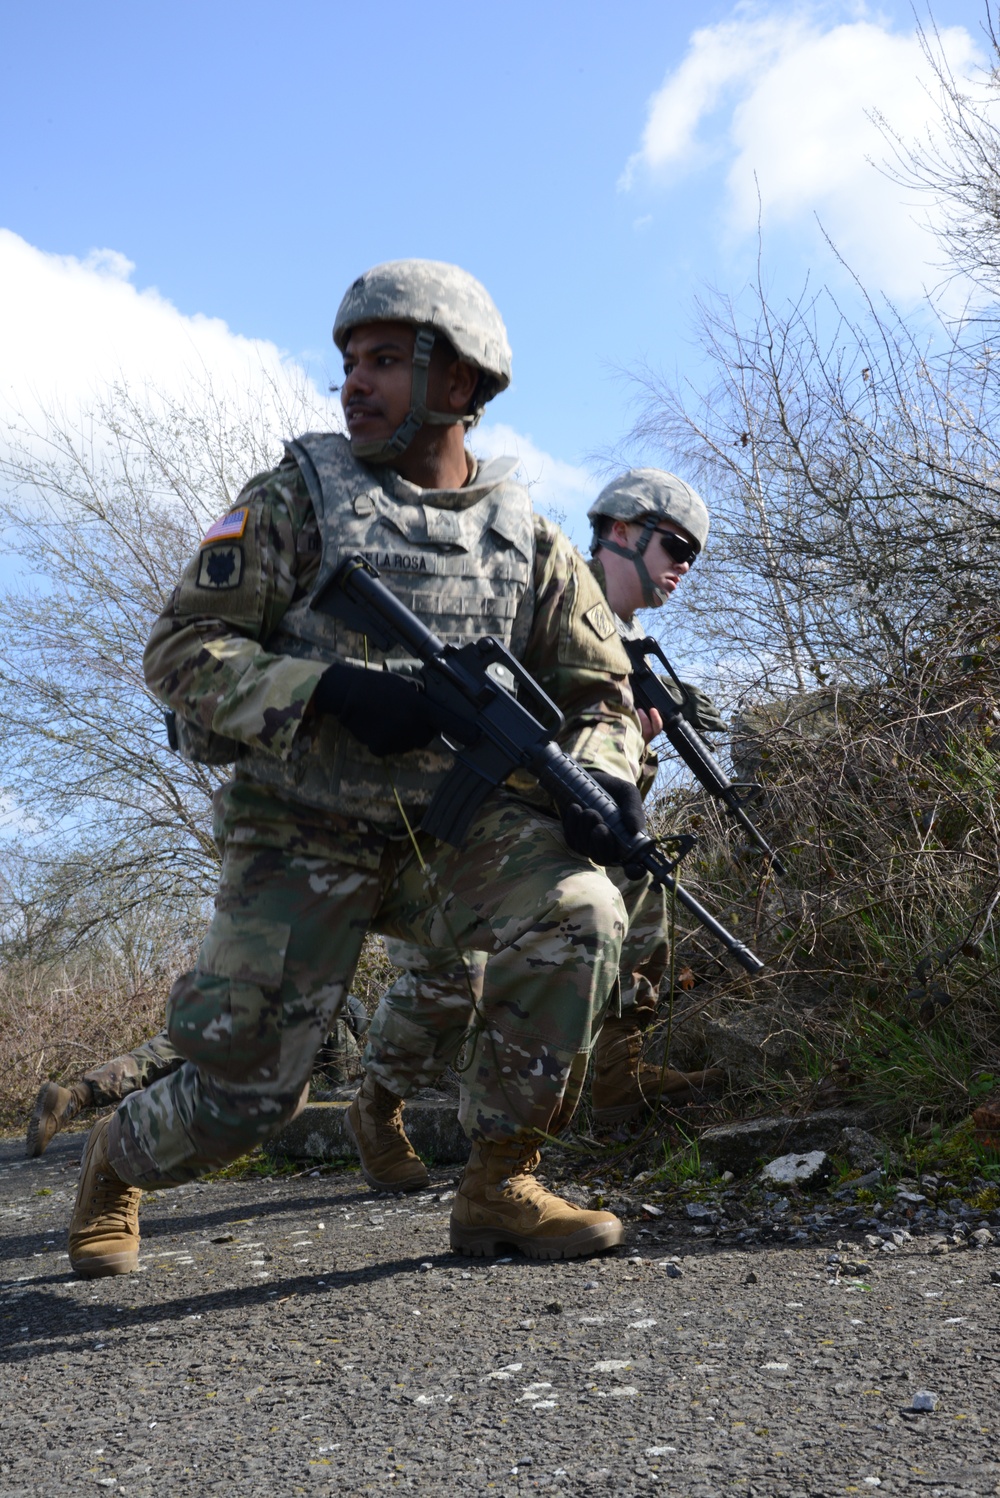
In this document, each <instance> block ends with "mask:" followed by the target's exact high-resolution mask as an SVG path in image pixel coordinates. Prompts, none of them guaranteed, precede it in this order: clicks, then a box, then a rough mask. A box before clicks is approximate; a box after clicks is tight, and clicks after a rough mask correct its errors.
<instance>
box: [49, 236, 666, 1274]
mask: <svg viewBox="0 0 1000 1498" xmlns="http://www.w3.org/2000/svg"><path fill="white" fill-rule="evenodd" d="M334 339H335V341H336V343H337V345H338V347H339V348H340V349H341V352H342V353H343V355H344V370H345V380H344V384H343V387H342V393H341V400H342V403H343V406H344V412H345V417H346V421H347V427H348V432H349V437H344V436H340V435H339V434H330V433H313V434H307V435H306V436H303V437H299V438H297V439H296V440H295V441H293V442H290V443H289V444H288V446H287V451H286V456H285V459H284V461H283V462H282V463H281V464H280V465H279V466H278V467H277V468H276V469H274V470H273V471H272V472H270V473H267V474H263V475H261V476H260V477H258V478H255V479H253V480H252V481H251V482H250V483H249V484H248V485H247V486H246V488H245V489H244V490H243V492H242V494H241V495H240V497H239V500H238V502H237V504H236V505H235V506H234V507H233V509H232V510H231V511H230V512H229V513H228V514H226V515H225V516H223V517H222V518H221V519H220V520H219V521H218V522H217V523H216V524H215V525H213V526H212V527H210V529H209V530H208V532H207V534H206V535H205V537H204V540H203V543H202V546H201V548H200V550H199V552H198V554H197V556H195V558H194V559H193V560H192V562H191V563H190V565H189V566H188V568H187V570H186V572H185V574H184V576H183V578H182V580H181V583H180V585H179V587H178V588H177V589H176V590H175V591H174V593H173V595H172V596H171V598H170V600H169V602H168V603H167V606H166V608H165V609H164V611H163V613H162V615H161V616H160V619H159V620H158V622H157V624H156V625H155V627H154V629H153V632H152V635H151V637H150V640H149V644H148V646H147V649H146V655H145V660H144V668H145V672H146V680H147V682H148V684H149V685H150V687H151V688H152V690H154V691H155V692H156V693H157V695H158V696H159V697H160V698H161V699H162V700H163V701H164V702H165V703H166V704H167V705H168V706H169V707H170V708H172V709H173V710H174V711H175V712H176V713H177V715H178V718H179V720H180V728H181V739H182V742H184V743H186V745H187V747H188V752H197V753H198V754H200V755H201V756H202V757H203V758H205V757H209V756H211V757H214V758H215V759H216V760H217V761H221V760H225V759H227V758H228V759H232V758H235V761H236V769H235V774H234V777H233V779H232V780H230V781H229V782H228V783H227V784H226V785H225V786H224V787H222V788H221V790H220V791H219V792H218V793H217V795H216V798H215V805H214V814H215V830H216V834H217V838H218V840H219V842H220V844H221V846H222V849H223V860H222V873H221V880H220V887H219V892H218V895H217V898H216V911H215V916H214V918H213V921H212V924H211V926H210V928H209V931H208V933H207V935H206V937H205V940H204V943H203V944H202V948H201V951H200V954H199V958H198V963H197V967H196V969H195V971H194V972H193V973H188V974H185V975H184V976H183V977H181V978H179V979H178V980H177V982H176V983H175V984H174V987H173V990H172V991H171V996H170V1001H169V1005H168V1020H167V1028H168V1031H169V1034H170V1038H171V1040H172V1042H173V1044H174V1045H175V1046H176V1047H177V1049H178V1050H179V1051H181V1052H182V1054H183V1055H184V1056H185V1057H187V1060H186V1061H185V1064H184V1065H183V1066H182V1067H180V1068H179V1069H178V1070H177V1071H175V1072H173V1073H172V1074H171V1075H170V1076H168V1077H165V1078H162V1079H161V1080H160V1081H158V1082H155V1083H154V1084H153V1085H152V1086H151V1087H148V1088H146V1089H145V1090H144V1091H141V1092H135V1093H133V1094H132V1095H131V1096H130V1097H128V1098H126V1099H125V1101H124V1102H123V1103H122V1104H121V1105H120V1107H119V1108H118V1109H117V1111H116V1112H115V1113H114V1114H112V1115H111V1116H110V1119H108V1120H102V1121H101V1122H100V1123H98V1124H97V1125H96V1126H95V1128H94V1129H93V1130H92V1132H91V1135H90V1138H89V1140H88V1143H87V1147H86V1150H85V1152H84V1158H83V1164H82V1167H81V1180H80V1187H79V1191H78V1194H77V1201H76V1206H75V1208H74V1213H73V1219H72V1222H71V1226H70V1260H71V1263H72V1265H73V1267H74V1268H75V1269H76V1271H77V1272H78V1273H80V1274H82V1275H86V1276H91V1275H103V1274H115V1273H127V1272H128V1271H130V1270H131V1269H134V1268H135V1267H136V1265H137V1261H138V1245H139V1232H138V1202H139V1196H140V1188H146V1189H159V1188H164V1187H167V1186H171V1185H175V1184H179V1183H181V1182H185V1181H190V1180H193V1179H195V1178H196V1177H197V1176H199V1175H201V1174H203V1173H204V1172H205V1171H206V1170H209V1169H211V1168H213V1167H216V1166H218V1165H220V1164H222V1163H224V1162H226V1161H228V1160H232V1159H234V1158H236V1157H237V1156H239V1155H240V1154H242V1153H243V1152H244V1151H245V1150H247V1149H248V1148H249V1147H251V1146H253V1145H255V1144H258V1143H260V1142H262V1141H263V1140H265V1139H267V1138H269V1137H270V1136H271V1135H272V1134H273V1133H274V1132H275V1131H276V1130H277V1129H279V1128H280V1127H281V1125H282V1124H283V1123H284V1122H285V1121H286V1120H287V1119H288V1118H289V1117H290V1116H291V1114H292V1113H293V1111H294V1109H295V1107H296V1104H297V1102H298V1099H299V1097H300V1094H301V1093H302V1090H303V1088H304V1087H305V1086H306V1085H307V1083H308V1078H309V1072H310V1068H311V1064H312V1059H313V1056H314V1054H315V1052H316V1049H317V1048H318V1046H319V1045H320V1043H321V1041H322V1039H323V1036H324V1035H325V1034H326V1033H327V1032H328V1030H329V1026H330V1021H331V1019H332V1018H333V1016H334V1015H335V1014H336V1013H337V1012H338V1010H339V1009H340V1007H341V1005H342V1004H343V1001H344V996H345V995H346V993H347V991H348V988H349V985H350V981H351V976H352V974H353V971H354V968H355V965H356V962H357V958H358V954H359V951H360V948H361V944H362V941H363V939H364V936H365V933H366V932H367V931H368V930H369V928H371V929H375V930H378V931H381V932H383V933H385V934H388V935H391V936H397V937H400V938H402V939H404V940H408V941H412V942H416V943H417V944H419V945H422V946H430V947H439V948H447V949H449V950H458V951H486V952H487V953H488V960H487V964H486V971H485V977H484V984H483V995H482V1000H481V1013H482V1015H483V1017H484V1020H485V1023H484V1024H483V1027H482V1029H481V1030H480V1031H479V1032H478V1034H477V1037H476V1040H475V1043H474V1047H473V1053H472V1058H471V1065H470V1066H469V1068H468V1070H467V1072H466V1077H465V1081H464V1084H463V1090H462V1098H461V1104H460V1117H461V1119H462V1121H463V1124H464V1126H465V1129H466V1131H467V1133H468V1134H469V1136H470V1138H471V1140H472V1153H471V1156H470V1160H469V1164H468V1167H467V1168H466V1171H465V1174H464V1176H463V1180H462V1184H461V1187H460V1189H459V1191H458V1193H457V1194H456V1199H455V1205H454V1209H453V1212H452V1220H451V1241H452V1245H453V1247H455V1248H456V1249H458V1250H460V1251H462V1252H467V1253H481V1254H482V1253H493V1252H496V1251H497V1249H498V1248H499V1247H500V1246H505V1245H510V1244H513V1245H514V1246H516V1247H518V1248H521V1249H523V1250H524V1251H525V1252H527V1253H529V1254H531V1255H534V1256H536V1257H543V1258H558V1257H564V1256H570V1257H573V1256H578V1255H580V1254H585V1253H589V1252H592V1251H594V1250H596V1249H599V1248H604V1247H607V1246H609V1245H612V1244H615V1243H618V1242H620V1241H621V1237H622V1228H621V1224H620V1223H619V1222H618V1220H617V1219H616V1218H615V1217H613V1216H612V1215H611V1214H610V1213H607V1212H585V1211H581V1210H580V1209H578V1208H574V1207H572V1206H571V1205H570V1204H569V1203H567V1202H563V1201H561V1200H560V1198H558V1197H556V1196H553V1195H551V1194H550V1193H548V1192H546V1191H545V1190H544V1189H543V1188H542V1187H541V1185H540V1184H539V1183H538V1182H537V1181H536V1179H535V1177H534V1175H533V1169H534V1165H535V1163H536V1161H537V1144H538V1140H539V1138H540V1137H541V1136H542V1135H543V1134H549V1133H558V1132H559V1130H560V1129H561V1128H563V1127H564V1126H565V1124H566V1123H567V1122H568V1120H569V1118H570V1117H571V1115H572V1112H573V1109H574V1106H575V1104H576V1101H577V1099H578V1096H579V1092H580V1087H581V1085H582V1082H583V1077H584V1073H585V1071H586V1065H587V1057H588V1054H589V1051H590V1049H591V1047H592V1045H593V1042H594V1039H595V1037H596V1034H597V1032H598V1030H599V1028H600V1021H601V1018H602V1015H603V1011H604V1008H605V1005H606V1004H607V1001H608V998H609V995H610V993H611V990H612V986H613V984H614V982H615V979H616V976H617V972H618V962H619V956H620V950H621V940H622V934H623V932H624V929H625V910H624V906H623V903H622V899H621V896H620V894H619V892H618V890H617V889H616V888H615V886H614V885H613V884H612V882H611V881H610V880H609V879H608V878H607V877H606V875H605V874H604V872H603V870H602V869H601V868H598V867H597V866H596V864H595V862H594V861H593V860H594V859H599V861H600V862H601V863H608V862H610V861H613V860H612V856H613V854H614V852H615V850H616V849H617V848H618V844H617V841H616V839H615V838H614V836H613V834H612V833H611V832H610V829H609V828H608V827H607V826H606V825H605V824H604V823H603V822H601V821H600V818H596V820H595V818H594V817H593V816H590V815H588V814H586V813H582V812H581V808H580V807H578V806H572V805H571V806H568V807H565V808H563V810H562V813H561V817H560V816H559V815H556V814H555V812H554V808H553V807H552V806H551V804H550V803H549V802H548V800H547V798H546V797H545V796H544V795H543V794H542V792H541V790H540V788H539V787H538V785H537V783H536V782H534V781H532V780H530V778H528V777H521V779H520V780H517V781H516V783H515V778H514V777H511V780H509V781H508V783H507V784H506V785H505V786H504V787H502V788H501V789H500V790H499V791H497V792H495V793H494V794H492V795H491V796H490V797H488V798H487V800H486V801H484V802H483V804H482V806H481V808H480V810H479V812H478V814H477V816H476V817H475V819H474V821H473V824H472V827H471V829H470V832H469V835H468V838H467V840H466V842H465V844H464V846H463V847H462V848H461V849H456V848H453V847H450V846H446V845H444V844H442V843H439V842H437V841H435V840H434V839H433V838H431V837H429V836H428V835H426V834H422V833H420V832H419V831H418V830H416V829H418V828H419V823H420V818H421V815H422V813H423V811H424V809H425V808H426V807H427V806H428V804H429V803H430V801H431V799H432V797H433V795H434V792H435V790H436V788H437V787H438V786H439V785H440V784H441V781H442V777H443V776H445V775H447V774H448V773H449V770H450V768H451V766H452V763H453V757H452V755H451V754H450V752H449V750H448V748H447V744H446V743H445V742H444V741H443V740H442V739H441V738H440V737H439V730H440V729H441V728H442V726H444V727H445V728H446V727H447V724H446V723H445V724H442V719H441V717H440V715H439V714H438V712H437V711H436V710H435V709H434V708H433V706H432V705H431V704H429V703H428V700H427V698H426V696H425V694H424V693H423V692H422V691H420V690H419V684H418V683H417V682H415V681H414V679H413V677H412V675H407V674H406V671H405V667H406V664H407V663H406V662H405V661H403V660H401V659H399V652H394V651H390V652H389V653H388V654H387V655H386V654H383V653H382V652H380V651H379V650H378V649H376V648H375V647H374V645H373V644H372V642H371V641H370V640H369V639H367V638H365V637H363V636H361V635H358V634H356V633H353V632H352V631H350V630H349V629H348V628H346V627H345V626H344V625H343V624H342V623H340V622H338V621H337V620H335V619H333V618H331V617H329V616H327V615H324V614H322V613H320V612H318V611H317V610H315V609H313V608H312V607H311V606H310V605H311V602H312V600H313V599H315V598H316V597H317V596H318V594H319V592H320V590H321V589H322V588H323V586H324V585H325V583H326V581H327V580H328V579H329V577H330V576H331V574H332V572H333V571H334V570H335V569H336V567H337V566H338V565H339V564H340V563H341V562H342V561H343V560H344V559H345V558H346V557H349V556H351V555H354V554H356V553H358V552H362V553H364V554H365V555H366V556H367V557H368V558H369V559H370V560H371V561H372V562H374V563H375V564H376V565H377V566H378V567H379V568H380V569H381V571H382V576H383V579H384V581H385V582H386V583H387V585H388V586H389V587H390V588H391V589H392V590H393V591H394V592H396V593H397V594H398V595H399V596H400V597H401V598H402V599H403V600H404V601H405V602H406V603H407V604H408V605H409V606H410V607H411V608H412V609H414V611H415V612H416V613H417V614H418V615H420V616H421V617H422V618H423V619H424V620H425V621H426V622H427V624H428V625H429V626H430V627H431V628H432V629H433V630H434V632H435V633H437V634H439V635H441V636H443V637H444V638H445V639H448V640H452V641H455V642H460V641H463V640H468V639H470V638H474V637H476V636H479V635H482V634H487V633H489V634H493V635H496V636H498V637H499V638H500V639H501V640H503V641H504V642H505V643H506V644H508V645H509V647H510V648H511V649H512V650H513V652H514V653H515V654H516V655H517V656H518V657H519V658H520V659H521V660H522V661H523V662H524V665H525V667H526V668H527V669H528V671H529V672H530V673H531V674H532V675H533V676H534V677H535V678H536V679H537V680H538V681H539V682H540V684H541V685H542V687H543V688H544V689H545V690H546V691H548V692H549V694H550V695H551V696H552V697H553V698H554V699H555V701H556V702H557V703H558V704H559V706H560V708H561V709H562V711H563V713H564V715H565V721H564V724H563V727H562V729H561V731H560V742H561V745H562V747H563V748H564V749H566V750H567V751H568V752H570V753H572V754H574V755H575V756H576V757H577V758H578V760H579V761H580V762H581V763H582V764H584V765H586V766H587V767H588V768H589V769H590V770H591V771H592V773H593V774H595V775H596V776H598V777H599V778H600V781H601V783H602V785H603V786H604V787H605V788H606V790H607V791H608V793H609V794H610V795H612V796H613V797H614V799H615V800H616V802H617V804H618V805H619V808H620V810H621V814H622V817H623V820H624V822H625V824H626V825H627V826H628V827H629V828H631V829H635V830H637V829H639V828H640V827H641V826H642V824H643V814H642V805H641V800H640V798H639V795H638V792H637V790H636V779H637V776H638V771H639V759H640V756H641V752H642V734H641V730H640V726H639V722H638V719H637V717H636V715H635V713H634V711H633V707H632V700H631V695H630V693H629V689H628V661H627V658H626V656H625V653H624V651H623V649H622V646H621V643H620V641H619V639H618V636H617V633H616V631H615V627H614V623H613V621H612V620H611V619H610V617H609V612H608V609H607V605H606V603H605V602H604V598H603V595H602V594H601V591H600V588H599V587H598V586H597V583H596V582H595V580H594V578H593V576H592V575H591V574H590V572H589V571H587V569H586V567H585V566H584V565H583V564H582V563H581V562H580V560H579V558H578V557H577V555H576V553H575V552H574V550H573V548H572V547H571V546H570V544H569V543H568V542H567V541H566V539H565V537H563V536H562V534H561V533H560V532H559V531H558V529H557V528H556V527H555V526H553V525H552V524H551V523H549V522H546V521H544V520H542V519H540V518H539V517H537V516H534V517H533V516H532V513H531V505H530V500H529V497H528V495H527V493H526V491H525V490H524V489H523V488H521V487H520V486H519V485H517V484H516V483H514V482H513V481H512V480H511V478H510V471H511V468H512V467H513V466H514V465H513V463H512V462H510V461H508V460H499V461H494V462H491V463H487V464H483V465H477V463H476V462H475V460H474V458H473V457H472V456H471V455H470V454H469V453H468V452H467V451H466V449H465V446H464V436H463V429H464V428H466V427H468V426H471V425H472V424H473V423H474V422H475V420H476V419H477V418H478V415H479V414H480V413H481V411H482V409H483V406H484V404H485V402H486V401H487V400H489V399H490V398H492V397H493V396H494V395H495V394H497V393H498V392H499V391H501V390H503V389H504V388H505V387H506V386H507V384H508V383H509V380H510V351H509V347H508V345H507V338H506V333H505V330H504V327H503V323H502V321H501V319H500V317H499V314H498V313H497V310H496V308H495V307H494V305H493V303H492V301H491V300H490V298H489V296H488V295H487V293H486V292H485V290H484V289H483V287H482V286H480V284H479V283H478V282H477V281H475V280H474V279H473V278H472V277H471V276H468V275H467V274H466V273H465V272H463V271H460V270H458V269H457V268H456V267H454V266H446V265H441V264H438V263H436V262H430V261H397V262H393V263H390V264H387V265H383V266H378V267H376V268H375V269H374V270H372V271H369V272H367V273H366V274H365V275H364V276H361V277H359V279H358V280H357V281H356V282H355V283H354V284H353V285H352V286H351V287H350V288H349V290H348V292H347V294H346V295H345V297H344V299H343V301H342V303H341V306H340V309H339V311H338V314H337V319H336V323H335V326H334ZM383 666H385V667H386V668H387V669H383ZM393 667H402V668H404V669H402V670H400V669H392V668H393Z"/></svg>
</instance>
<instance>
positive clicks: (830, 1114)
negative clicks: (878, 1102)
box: [698, 1108, 873, 1175]
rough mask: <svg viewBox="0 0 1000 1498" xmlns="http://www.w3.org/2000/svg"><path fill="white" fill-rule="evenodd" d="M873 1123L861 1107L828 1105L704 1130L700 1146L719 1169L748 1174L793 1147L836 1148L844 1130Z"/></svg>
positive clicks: (702, 1154)
mask: <svg viewBox="0 0 1000 1498" xmlns="http://www.w3.org/2000/svg"><path fill="white" fill-rule="evenodd" d="M872 1122H873V1118H872V1115H871V1114H870V1113H869V1112H868V1111H867V1110H863V1109H860V1108H858V1109H855V1108H825V1109H822V1110H821V1111H820V1112H817V1113H808V1114H806V1115H805V1117H803V1118H752V1119H749V1120H747V1121H746V1122H743V1123H732V1124H719V1125H718V1126H717V1127H715V1128H711V1129H704V1130H703V1131H702V1133H701V1135H700V1137H699V1140H698V1148H699V1151H700V1154H701V1158H702V1160H711V1161H712V1162H713V1163H714V1165H715V1166H716V1167H717V1169H718V1170H720V1171H723V1170H731V1171H732V1172H733V1173H734V1175H746V1174H747V1173H748V1172H749V1171H751V1170H753V1168H754V1166H755V1165H756V1164H757V1163H758V1162H759V1161H761V1160H773V1159H774V1157H775V1156H776V1155H779V1154H787V1153H789V1152H790V1151H792V1150H794V1151H796V1152H799V1153H805V1152H807V1151H809V1150H833V1149H837V1148H838V1146H839V1143H840V1136H841V1134H842V1133H843V1131H844V1129H858V1128H865V1126H866V1125H867V1126H870V1125H871V1123H872Z"/></svg>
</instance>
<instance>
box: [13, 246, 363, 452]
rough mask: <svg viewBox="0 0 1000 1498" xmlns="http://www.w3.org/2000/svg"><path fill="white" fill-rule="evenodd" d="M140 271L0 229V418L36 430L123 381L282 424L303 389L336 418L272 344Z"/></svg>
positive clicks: (101, 253) (114, 256) (114, 255)
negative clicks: (265, 415) (216, 401)
mask: <svg viewBox="0 0 1000 1498" xmlns="http://www.w3.org/2000/svg"><path fill="white" fill-rule="evenodd" d="M134 269H135V267H134V266H133V265H132V263H131V262H130V261H129V260H127V259H126V257H125V256H124V255H122V254H119V253H118V251H117V250H93V251H92V252H91V253H90V254H89V255H88V256H87V258H86V259H85V260H79V259H76V258H75V257H74V256H72V255H52V254H47V253H45V252H44V251H42V250H38V249H36V248H35V247H34V246H32V245H30V244H28V243H27V242H26V241H25V240H23V239H21V238H19V236H18V235H16V234H13V233H11V231H10V230H7V229H0V418H2V417H6V418H7V419H8V420H10V419H11V417H12V416H13V415H14V414H15V413H16V414H17V415H18V416H19V417H20V418H21V421H22V423H26V424H27V425H29V426H31V427H34V428H36V429H37V428H39V427H43V426H44V425H45V418H46V417H47V416H51V415H53V414H55V413H60V412H65V413H66V414H67V415H68V416H69V417H70V418H72V417H73V416H75V415H76V414H77V413H79V412H80V411H81V410H86V409H88V408H91V407H93V406H94V404H95V403H96V402H98V401H99V400H100V399H101V397H102V395H104V394H105V393H106V392H107V390H108V388H109V386H110V385H112V384H113V383H114V382H115V381H119V382H124V383H126V384H128V386H129V387H130V388H131V389H132V390H133V391H136V392H139V391H142V390H143V389H145V388H147V387H148V388H149V389H151V390H155V391H157V392H160V393H162V394H163V395H165V396H167V397H168V398H172V399H178V398H180V399H183V398H184V397H185V395H186V394H187V393H195V392H197V393H198V394H202V393H203V392H204V390H205V388H206V386H207V385H211V388H212V390H213V393H214V394H216V395H217V396H218V397H219V398H220V399H226V400H231V401H235V402H237V403H239V404H240V405H241V406H242V405H243V403H244V402H251V403H252V406H251V408H252V409H254V410H256V411H261V410H266V411H268V412H271V413H273V414H274V415H275V417H276V418H278V417H279V414H280V409H281V408H282V406H287V407H289V408H291V409H295V408H296V407H297V405H298V404H299V401H300V399H301V396H302V394H303V390H304V388H305V389H306V393H307V395H308V398H309V400H310V403H313V402H314V403H315V404H316V405H317V406H318V407H319V408H320V409H321V410H323V411H324V412H325V411H329V413H330V414H329V417H328V419H329V420H333V419H335V413H336V411H337V410H338V409H339V408H338V407H337V406H336V404H335V403H334V402H332V401H330V400H328V399H327V398H326V397H325V395H322V394H320V392H319V391H318V390H316V389H315V387H311V388H310V387H308V384H306V385H305V386H304V382H305V376H304V374H303V372H302V370H301V369H300V368H299V367H298V366H297V365H296V364H294V363H293V362H292V361H290V360H288V359H286V358H285V357H284V356H283V355H282V353H281V351H280V350H279V349H278V348H276V347H275V345H274V344H273V343H268V342H267V341H265V340H264V339H256V338H244V337H241V336H240V335H239V334H237V333H233V332H232V331H231V329H230V328H228V327H227V326H226V324H225V323H224V322H223V321H222V320H221V319H220V318H213V317H204V316H202V315H201V314H197V313H196V314H195V315H194V316H186V315H185V314H184V313H182V312H179V311H178V309H177V308H176V307H174V306H173V305H172V304H171V303H170V302H169V301H167V300H166V298H165V297H163V296H161V295H160V294H159V292H157V291H155V290H147V291H139V290H138V289H137V288H136V287H135V286H134V285H133V284H132V281H131V279H130V278H131V275H132V272H133V271H134ZM276 456H277V453H276Z"/></svg>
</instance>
